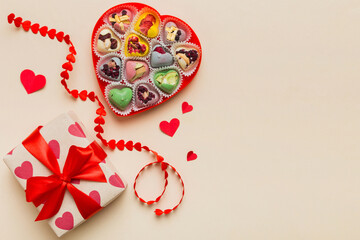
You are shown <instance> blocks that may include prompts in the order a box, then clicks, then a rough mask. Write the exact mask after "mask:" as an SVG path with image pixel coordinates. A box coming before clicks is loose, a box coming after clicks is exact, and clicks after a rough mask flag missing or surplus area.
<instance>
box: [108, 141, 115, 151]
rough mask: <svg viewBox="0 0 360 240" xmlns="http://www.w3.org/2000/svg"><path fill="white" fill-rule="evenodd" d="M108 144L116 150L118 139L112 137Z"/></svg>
mask: <svg viewBox="0 0 360 240" xmlns="http://www.w3.org/2000/svg"><path fill="white" fill-rule="evenodd" d="M108 145H109V148H110V149H112V150H114V149H115V147H116V141H115V140H114V139H111V140H110V141H109V142H108Z"/></svg>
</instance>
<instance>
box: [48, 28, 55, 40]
mask: <svg viewBox="0 0 360 240" xmlns="http://www.w3.org/2000/svg"><path fill="white" fill-rule="evenodd" d="M47 34H48V36H49V38H51V39H54V38H55V35H56V30H55V29H50V30H49V31H48V33H47Z"/></svg>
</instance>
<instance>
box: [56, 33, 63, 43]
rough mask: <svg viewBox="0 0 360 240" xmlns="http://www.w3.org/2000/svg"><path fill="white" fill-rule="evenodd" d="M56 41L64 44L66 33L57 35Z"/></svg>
mask: <svg viewBox="0 0 360 240" xmlns="http://www.w3.org/2000/svg"><path fill="white" fill-rule="evenodd" d="M56 39H57V40H58V41H59V42H62V41H63V40H64V32H58V33H57V34H56Z"/></svg>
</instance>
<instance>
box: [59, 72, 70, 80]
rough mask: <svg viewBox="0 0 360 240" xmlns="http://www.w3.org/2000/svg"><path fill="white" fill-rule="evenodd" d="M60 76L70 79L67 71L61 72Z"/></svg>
mask: <svg viewBox="0 0 360 240" xmlns="http://www.w3.org/2000/svg"><path fill="white" fill-rule="evenodd" d="M60 76H61V77H62V78H65V79H69V73H68V72H67V71H62V72H61V73H60Z"/></svg>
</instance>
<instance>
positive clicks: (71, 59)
mask: <svg viewBox="0 0 360 240" xmlns="http://www.w3.org/2000/svg"><path fill="white" fill-rule="evenodd" d="M8 22H9V24H11V23H14V25H15V26H16V27H21V26H22V27H23V29H24V30H25V31H28V30H30V29H31V31H32V32H33V33H34V34H37V33H38V32H40V35H41V36H43V37H45V36H46V35H47V36H48V37H49V38H50V39H55V38H56V40H58V41H59V42H62V41H65V43H66V44H68V45H70V46H69V52H70V54H69V55H67V57H66V60H67V62H66V63H64V64H63V65H62V68H63V69H64V70H63V71H62V72H61V73H60V76H61V78H62V80H61V84H62V85H63V87H64V88H65V90H66V91H67V92H68V93H69V94H70V95H71V96H72V97H74V98H80V99H81V100H83V101H85V100H87V99H89V100H90V101H92V102H95V101H96V102H97V104H98V106H99V108H98V109H97V110H96V114H97V115H98V117H97V118H95V120H94V122H95V123H96V124H97V125H96V126H95V129H94V130H95V131H96V132H97V134H96V137H97V138H98V139H99V140H101V142H102V143H103V144H104V145H105V146H108V147H109V148H111V149H115V148H118V149H119V150H120V151H122V150H124V149H125V148H126V149H128V150H129V151H132V150H133V149H136V150H137V151H139V152H140V151H142V150H145V151H148V152H151V153H153V154H154V156H155V157H156V161H155V162H152V163H150V164H148V165H146V166H145V167H143V169H141V170H140V172H139V173H138V175H137V176H136V178H135V182H134V191H135V195H136V196H137V197H138V198H139V199H140V201H142V202H146V203H147V204H148V205H150V204H153V203H155V202H158V201H159V200H160V199H161V197H162V196H163V194H164V192H165V190H166V187H167V183H168V182H167V177H168V173H167V172H166V168H168V167H170V168H171V169H172V170H173V171H174V172H175V174H176V175H177V176H178V178H179V179H180V182H181V185H182V188H183V191H182V196H181V199H180V201H179V202H178V203H177V204H176V205H175V207H173V208H171V209H166V210H161V209H156V210H155V211H154V212H155V214H156V215H158V216H159V215H162V214H169V213H170V212H172V211H173V210H175V209H176V208H177V207H178V206H179V205H180V204H181V202H182V200H183V197H184V194H185V187H184V182H183V180H182V178H181V176H180V174H179V173H178V172H177V171H176V169H175V168H174V167H173V166H171V165H170V164H168V163H166V162H164V161H163V160H164V158H163V157H162V156H160V155H158V154H157V153H156V152H155V151H153V150H151V149H150V148H149V147H147V146H142V145H141V143H140V142H137V143H135V144H134V143H133V141H131V140H130V141H127V142H126V143H125V141H124V140H119V141H118V142H116V141H115V140H114V139H111V140H109V141H107V140H106V139H104V138H103V136H102V135H101V133H103V132H104V130H103V128H102V126H101V125H104V124H105V119H104V118H103V116H106V111H105V107H104V105H103V104H102V103H101V101H100V100H99V98H98V96H97V95H96V94H95V93H94V92H89V93H88V92H87V91H86V90H82V91H80V92H79V90H77V89H73V90H70V89H69V87H68V85H67V82H66V81H67V80H69V77H70V76H69V73H68V72H70V71H72V70H73V66H72V63H75V62H76V59H75V55H76V50H75V47H74V45H73V44H72V42H71V40H70V36H69V35H65V36H64V33H63V32H56V30H55V29H51V30H49V31H48V27H47V26H42V27H40V25H39V24H38V23H35V24H33V25H31V22H30V21H28V20H27V21H24V22H23V21H22V18H21V17H17V18H15V14H13V13H11V14H9V16H8ZM156 163H161V169H162V170H163V171H164V172H165V175H164V178H165V185H164V189H163V192H162V194H161V195H160V196H158V197H157V198H156V199H155V200H150V201H145V200H144V199H142V198H140V197H139V195H138V193H137V191H136V189H135V187H136V180H137V179H138V177H139V175H140V173H141V172H142V171H143V170H145V169H146V168H147V167H148V166H150V165H153V164H156Z"/></svg>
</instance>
